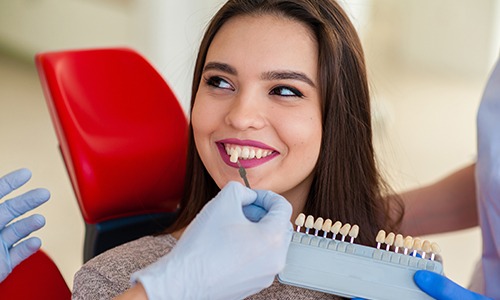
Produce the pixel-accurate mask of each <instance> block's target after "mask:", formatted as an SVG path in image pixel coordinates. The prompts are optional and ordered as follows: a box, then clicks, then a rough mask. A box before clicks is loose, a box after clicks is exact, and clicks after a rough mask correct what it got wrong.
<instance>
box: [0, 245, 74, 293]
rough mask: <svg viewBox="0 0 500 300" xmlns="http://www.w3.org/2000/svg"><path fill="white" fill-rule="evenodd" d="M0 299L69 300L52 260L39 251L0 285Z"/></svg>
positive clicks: (67, 290) (66, 288)
mask: <svg viewBox="0 0 500 300" xmlns="http://www.w3.org/2000/svg"><path fill="white" fill-rule="evenodd" d="M0 299H16V300H28V299H38V300H69V299H71V291H70V290H69V288H68V286H67V284H66V282H65V281H64V278H63V277H62V275H61V273H60V272H59V269H58V268H57V266H56V265H55V264H54V262H53V261H52V259H51V258H50V257H49V256H48V255H47V254H45V253H44V252H43V251H42V250H39V251H38V252H36V253H35V254H33V255H32V256H30V257H29V258H27V259H26V260H24V261H23V262H22V263H20V264H19V265H18V266H17V267H16V268H14V270H13V271H12V273H11V274H10V275H9V276H8V277H7V278H6V279H5V280H4V281H3V282H1V283H0Z"/></svg>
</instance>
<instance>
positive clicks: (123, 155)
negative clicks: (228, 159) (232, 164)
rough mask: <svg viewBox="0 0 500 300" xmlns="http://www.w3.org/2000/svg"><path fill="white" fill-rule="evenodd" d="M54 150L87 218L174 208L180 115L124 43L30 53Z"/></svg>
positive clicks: (181, 162) (179, 183)
mask: <svg viewBox="0 0 500 300" xmlns="http://www.w3.org/2000/svg"><path fill="white" fill-rule="evenodd" d="M35 60H36V65H37V69H38V72H39V75H40V79H41V82H42V88H43V91H44V94H45V99H46V101H47V104H48V107H49V111H50V115H51V117H52V121H53V124H54V127H55V130H56V134H57V138H58V140H59V143H60V148H61V152H62V155H63V158H64V162H65V164H66V168H67V170H68V172H69V176H70V179H71V182H72V185H73V189H74V191H75V193H76V197H77V200H78V203H79V206H80V209H81V211H82V215H83V218H84V219H85V221H86V222H87V223H91V224H94V223H99V222H102V221H106V220H109V219H113V218H119V217H125V216H132V215H138V214H145V213H154V212H171V211H174V210H175V209H176V207H177V204H178V200H179V199H180V197H181V193H182V189H183V185H184V173H185V157H186V149H187V119H186V116H185V114H184V112H183V110H182V108H181V106H180V104H179V102H178V101H177V99H176V97H175V95H174V94H173V92H172V91H171V89H170V88H169V86H168V84H167V83H166V82H165V80H164V79H163V78H162V77H161V75H160V74H159V73H158V72H157V71H156V70H155V69H154V68H153V67H152V66H151V65H150V64H149V63H148V62H147V61H146V60H145V59H144V58H143V57H142V56H141V55H139V54H138V53H136V52H134V51H132V50H130V49H123V48H117V49H91V50H72V51H59V52H47V53H41V54H38V55H36V58H35Z"/></svg>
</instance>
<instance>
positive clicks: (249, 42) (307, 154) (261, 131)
mask: <svg viewBox="0 0 500 300" xmlns="http://www.w3.org/2000/svg"><path fill="white" fill-rule="evenodd" d="M269 41H272V42H269ZM317 52H318V51H317V43H316V41H315V39H314V38H313V36H312V33H311V32H310V30H309V28H307V27H306V26H305V25H303V24H302V23H299V22H296V21H294V20H290V19H285V18H282V17H276V16H272V15H263V16H241V17H235V18H233V19H231V20H229V21H228V22H227V23H226V24H224V26H222V28H221V29H220V30H219V32H218V34H217V35H216V36H215V38H214V40H213V42H212V44H211V45H210V48H209V50H208V53H207V62H206V64H205V67H204V69H203V75H202V78H203V79H202V81H201V84H200V85H199V88H198V91H197V93H196V98H195V100H194V105H193V109H192V126H193V133H194V140H195V144H196V149H197V150H198V154H199V155H200V158H201V160H202V162H203V165H204V166H205V168H206V169H207V171H208V173H209V174H210V176H211V177H212V179H213V180H214V181H215V183H216V184H217V186H219V187H223V186H225V185H226V184H227V182H228V181H230V180H236V179H237V178H238V171H237V165H236V164H234V163H230V162H228V160H229V156H228V154H227V152H226V151H225V147H226V146H228V147H230V148H231V147H240V148H241V149H242V151H241V152H242V154H240V155H239V157H240V159H241V164H242V165H243V166H244V167H245V168H247V169H248V170H247V176H248V180H249V181H250V182H251V183H252V187H254V188H258V189H265V190H272V191H274V192H277V193H279V194H281V195H283V196H284V197H285V198H286V199H287V200H288V201H290V202H291V203H292V205H293V206H294V212H296V215H298V213H299V212H301V211H302V210H303V208H304V205H305V201H306V197H307V194H308V191H309V190H310V188H311V183H312V178H313V175H312V171H313V169H314V167H315V165H316V161H317V160H318V156H319V153H320V146H321V135H322V121H321V101H320V95H319V90H318V89H317V88H316V86H317V85H318V84H317V77H318V63H317V61H318V55H317ZM263 53H265V54H266V55H263ZM249 147H252V150H254V151H256V154H257V153H263V154H264V155H265V157H261V158H257V157H254V158H253V159H243V158H244V157H243V150H245V149H247V150H246V151H248V152H250V149H249ZM236 149H237V148H236ZM267 154H270V155H267ZM245 156H246V155H245ZM247 158H248V156H247ZM299 161H300V167H298V164H297V162H299ZM294 217H295V216H294Z"/></svg>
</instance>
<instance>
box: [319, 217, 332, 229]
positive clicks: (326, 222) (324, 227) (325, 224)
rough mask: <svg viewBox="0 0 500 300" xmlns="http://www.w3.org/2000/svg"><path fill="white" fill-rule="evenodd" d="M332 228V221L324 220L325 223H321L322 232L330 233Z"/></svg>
mask: <svg viewBox="0 0 500 300" xmlns="http://www.w3.org/2000/svg"><path fill="white" fill-rule="evenodd" d="M331 228H332V220H330V219H326V220H325V222H324V223H323V226H322V227H321V230H323V231H324V232H330V229H331Z"/></svg>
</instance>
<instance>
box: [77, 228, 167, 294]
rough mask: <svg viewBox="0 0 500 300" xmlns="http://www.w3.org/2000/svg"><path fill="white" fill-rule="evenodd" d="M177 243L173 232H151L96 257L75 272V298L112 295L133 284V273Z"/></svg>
mask: <svg viewBox="0 0 500 300" xmlns="http://www.w3.org/2000/svg"><path fill="white" fill-rule="evenodd" d="M175 243H176V240H175V239H174V238H173V237H172V236H171V235H164V236H157V237H153V236H148V237H143V238H140V239H138V240H135V241H132V242H129V243H126V244H124V245H121V246H118V247H116V248H113V249H111V250H108V251H106V252H104V253H102V254H100V255H98V256H96V257H94V258H93V259H91V260H89V261H88V262H87V263H86V264H85V265H83V267H82V268H81V269H80V270H78V272H77V273H76V274H75V278H74V282H73V297H72V299H76V300H94V299H99V300H101V299H113V298H114V297H116V296H118V295H120V294H122V293H124V292H125V291H126V290H127V289H129V288H130V287H131V286H132V285H131V283H130V275H132V273H134V272H136V271H138V270H140V269H142V268H144V267H146V266H148V265H150V264H152V263H154V262H155V261H157V260H158V259H159V258H160V257H162V256H164V255H166V254H167V253H169V252H170V250H171V249H172V247H173V246H174V245H175Z"/></svg>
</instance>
